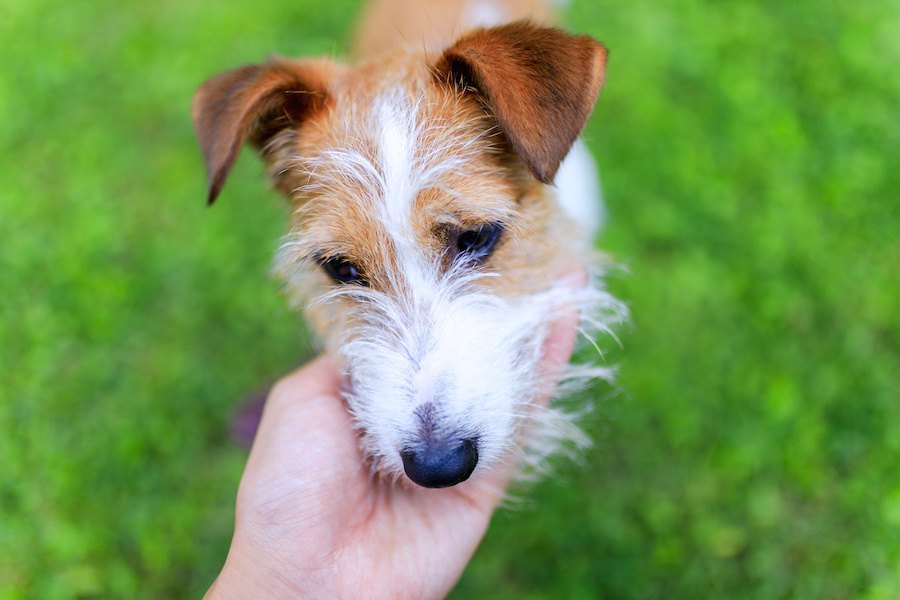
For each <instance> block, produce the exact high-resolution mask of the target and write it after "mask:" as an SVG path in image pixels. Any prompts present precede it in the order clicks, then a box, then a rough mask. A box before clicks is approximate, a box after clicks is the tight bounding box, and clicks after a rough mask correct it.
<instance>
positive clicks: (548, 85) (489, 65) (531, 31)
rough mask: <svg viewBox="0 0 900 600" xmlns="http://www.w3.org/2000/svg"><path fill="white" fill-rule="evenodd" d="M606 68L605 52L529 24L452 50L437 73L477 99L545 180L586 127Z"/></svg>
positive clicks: (470, 39)
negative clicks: (456, 83) (465, 88)
mask: <svg viewBox="0 0 900 600" xmlns="http://www.w3.org/2000/svg"><path fill="white" fill-rule="evenodd" d="M605 66H606V49H605V48H604V47H603V46H601V45H600V44H599V43H597V42H596V41H594V40H593V39H591V38H589V37H587V36H571V35H569V34H567V33H565V32H563V31H560V30H558V29H552V28H540V27H535V26H533V25H531V24H529V23H527V22H518V23H512V24H510V25H504V26H502V27H493V28H490V29H482V30H479V31H476V32H474V33H471V34H469V35H467V36H465V37H464V38H462V39H461V40H459V41H458V42H456V43H455V44H453V46H451V47H450V48H448V49H447V50H446V51H445V52H444V54H443V56H442V57H441V59H440V61H438V63H437V66H436V70H437V74H438V77H442V78H447V79H451V80H453V81H456V82H458V83H460V84H461V85H463V86H465V87H468V88H470V89H471V90H472V91H473V93H475V94H478V95H479V97H480V98H481V99H482V100H483V102H484V103H485V105H486V106H487V107H488V108H489V109H490V110H491V112H492V113H493V114H494V116H495V117H496V119H497V122H498V123H499V124H500V127H501V128H502V129H503V131H504V132H505V133H506V135H507V137H508V138H509V141H510V142H511V143H512V147H513V149H514V150H515V151H516V152H517V153H518V154H519V155H520V156H521V157H522V158H523V159H524V160H525V162H526V164H527V165H528V167H529V168H530V169H531V171H532V173H534V175H535V177H537V178H538V179H539V180H540V181H542V182H543V183H552V181H553V177H554V176H555V175H556V170H557V169H558V168H559V164H560V162H562V159H563V158H565V156H566V154H567V153H568V152H569V148H571V147H572V143H573V142H574V141H575V138H576V137H578V134H579V133H581V130H582V129H583V128H584V124H585V123H586V122H587V118H588V117H589V116H590V114H591V111H592V110H593V108H594V102H596V100H597V94H598V93H599V92H600V86H601V85H602V83H603V71H604V68H605Z"/></svg>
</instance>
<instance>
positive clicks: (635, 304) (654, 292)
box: [0, 0, 900, 599]
mask: <svg viewBox="0 0 900 600" xmlns="http://www.w3.org/2000/svg"><path fill="white" fill-rule="evenodd" d="M356 4H357V3H356V2H352V1H349V0H340V1H336V2H328V3H320V2H311V1H301V2H284V1H282V0H257V1H256V2H252V3H206V4H205V5H204V6H202V7H201V6H200V5H197V4H195V3H186V2H176V1H175V0H160V1H158V2H154V3H144V4H143V5H142V4H139V3H121V2H114V1H112V0H95V1H93V2H89V3H85V2H61V1H58V0H27V1H26V0H6V2H4V3H3V4H2V6H0V117H2V120H3V122H2V125H0V157H2V161H0V432H2V435H0V464H2V475H0V596H10V597H13V598H15V597H46V598H65V597H76V596H89V595H101V596H110V597H148V598H150V597H153V598H164V597H165V598H168V597H198V596H199V595H200V594H201V593H202V591H203V590H204V589H205V587H206V586H207V585H208V584H209V583H210V582H211V580H212V579H213V577H214V576H215V574H216V572H217V569H218V568H219V566H220V564H221V562H222V560H223V559H224V556H225V552H226V549H227V546H228V541H229V538H230V533H231V525H232V514H233V512H232V511H233V497H234V492H235V489H236V485H237V482H238V479H239V476H240V472H241V469H242V465H243V461H244V454H243V453H242V452H241V451H239V450H237V449H236V448H234V447H232V445H231V443H230V442H229V440H228V438H227V422H228V417H229V413H230V410H231V409H232V408H233V407H234V406H235V404H236V403H237V402H238V401H239V400H240V398H241V397H242V396H243V395H244V394H245V393H246V392H247V391H248V390H250V389H252V388H254V387H255V386H257V385H258V384H259V383H261V382H262V381H264V380H266V379H268V378H271V377H273V376H276V375H278V374H279V373H282V372H284V371H286V370H287V369H289V368H291V367H292V366H294V365H296V364H297V363H298V362H299V361H301V360H302V359H303V358H304V357H306V356H308V355H309V353H310V352H311V350H310V346H309V343H308V342H307V341H304V340H305V339H306V338H305V336H304V334H303V329H302V324H301V321H300V318H299V317H298V316H296V315H294V314H293V313H292V312H290V311H289V310H288V309H287V307H286V304H285V302H284V300H283V299H282V298H281V297H280V296H279V294H278V285H277V283H276V282H274V281H272V280H271V279H270V278H269V276H268V275H267V271H268V266H269V262H270V256H271V253H272V251H273V249H274V247H275V244H276V239H277V236H278V235H279V234H280V232H281V231H282V227H283V223H284V207H283V205H282V203H281V202H280V201H279V200H278V199H277V198H276V197H275V195H274V193H273V192H271V191H266V190H265V187H264V184H263V180H262V175H261V172H262V170H261V168H260V166H259V164H258V162H257V161H256V160H255V159H254V158H252V157H251V156H250V153H246V155H245V156H243V157H242V159H241V160H240V161H239V164H238V167H237V169H236V172H235V173H234V174H233V176H232V178H231V181H230V182H229V186H228V188H227V189H226V191H225V193H224V195H223V197H222V199H221V201H220V203H219V204H218V205H217V206H216V208H215V209H213V210H207V209H206V208H205V207H204V205H203V204H204V189H203V186H204V178H203V173H202V164H201V161H200V158H199V153H198V151H197V148H196V144H195V142H194V140H193V137H192V135H193V134H192V130H191V126H190V121H189V114H188V112H189V111H188V106H189V102H190V98H191V95H192V93H193V91H194V89H195V87H196V86H197V84H198V83H199V82H200V81H202V80H203V79H204V78H206V77H207V76H209V75H211V74H213V73H216V72H218V71H220V70H223V69H225V68H228V67H232V66H236V65H238V64H242V63H246V62H253V61H259V60H261V59H263V58H264V57H265V56H266V55H267V54H269V53H272V52H277V53H280V54H285V55H311V54H322V53H327V54H332V53H337V54H340V52H341V51H342V48H344V47H345V42H346V39H347V38H348V36H349V31H350V28H351V22H352V19H351V17H350V15H353V14H354V13H355V11H356ZM312 6H314V7H315V8H314V9H310V7H312ZM568 21H569V23H570V24H571V25H572V26H573V27H572V28H573V29H576V30H580V31H584V32H587V33H591V34H593V35H594V36H596V37H597V38H599V39H601V40H603V41H604V42H605V43H606V44H607V45H608V46H609V48H610V49H611V62H610V65H609V71H608V79H607V88H606V90H605V91H604V93H603V95H602V98H601V101H600V104H599V106H598V109H597V111H596V113H595V117H594V119H593V120H592V123H591V125H590V127H589V129H588V132H587V138H588V140H589V142H590V144H591V146H592V147H593V149H594V150H595V153H596V155H597V156H598V159H599V162H600V164H601V168H602V170H603V175H604V185H605V191H606V197H607V204H608V208H609V211H610V214H611V216H610V221H609V225H608V228H607V230H606V233H605V235H604V239H603V246H604V247H605V248H607V249H609V250H610V251H611V252H612V253H613V254H614V255H615V256H616V257H617V258H618V259H619V260H620V261H621V262H622V263H624V264H626V265H627V266H628V268H629V270H630V274H629V275H627V276H619V277H616V278H615V279H614V280H613V281H612V287H613V288H614V290H615V292H616V293H617V294H618V295H619V296H620V297H622V298H624V299H626V300H627V301H628V302H629V304H630V306H631V309H632V312H633V315H634V322H633V324H632V326H631V327H629V328H628V329H627V330H626V331H624V332H623V338H624V339H623V341H624V351H620V352H616V353H615V355H614V360H615V361H616V362H618V363H619V364H620V365H621V368H622V377H621V390H620V392H619V393H616V394H611V393H610V391H609V390H607V389H598V390H596V392H595V395H596V396H597V410H596V411H595V413H594V415H593V416H592V417H591V418H590V420H589V429H590V430H591V432H592V434H593V435H594V438H595V439H596V441H597V444H596V447H595V449H594V450H592V451H591V452H589V453H588V454H587V455H586V456H585V457H584V461H583V464H581V465H572V464H569V465H562V466H561V467H560V468H559V470H558V472H557V474H556V476H554V477H553V478H552V479H550V480H547V481H545V482H543V483H541V484H540V485H538V486H537V487H536V488H535V489H534V490H532V491H530V492H528V493H527V497H528V505H527V506H526V507H523V508H519V509H516V510H512V511H506V512H503V513H502V514H500V515H498V517H497V518H496V520H495V522H494V524H493V526H492V528H491V531H490V532H489V534H488V536H487V538H486V540H485V542H484V544H483V546H482V547H481V549H480V550H479V552H478V554H477V555H476V557H475V559H474V561H473V563H472V564H471V566H470V568H469V570H468V571H467V573H466V575H465V576H464V578H463V580H462V582H461V583H460V585H459V588H458V590H457V593H456V597H459V598H463V597H476V598H477V597H492V598H516V599H523V598H698V597H705V598H760V599H769V598H810V599H813V598H815V599H818V598H872V599H876V598H878V599H880V598H884V599H889V598H897V597H900V469H898V465H900V383H898V378H900V316H898V309H900V165H898V159H897V156H898V151H900V121H898V118H897V109H898V106H900V79H898V77H897V71H896V66H897V64H900V42H898V39H900V38H898V37H897V31H898V30H900V8H898V5H897V4H896V2H883V3H878V2H866V3H863V2H860V3H836V2H814V1H812V0H804V1H799V0H798V1H795V2H771V1H770V2H749V1H742V0H737V1H734V2H727V3H726V2H715V1H712V0H707V1H703V0H676V1H675V2H671V3H660V2H654V1H651V0H630V1H625V0H607V1H604V2H591V1H588V0H581V1H580V2H579V1H576V2H575V6H574V7H572V9H571V11H570V14H569V19H568Z"/></svg>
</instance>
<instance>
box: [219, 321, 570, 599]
mask: <svg viewBox="0 0 900 600" xmlns="http://www.w3.org/2000/svg"><path fill="white" fill-rule="evenodd" d="M577 325H578V318H577V315H575V314H572V315H569V316H567V317H566V318H563V319H561V320H560V321H558V322H556V323H555V324H554V325H553V326H552V328H551V331H550V334H549V336H548V338H547V341H546V342H545V344H544V349H543V352H544V357H543V361H542V365H541V367H542V369H544V372H545V373H547V374H548V375H549V376H550V377H551V378H552V380H555V379H556V378H557V377H558V375H559V374H560V373H561V371H562V369H563V368H564V367H565V365H566V364H567V363H568V361H569V358H570V356H571V353H572V349H573V347H574V344H575V337H576V331H577ZM339 385H340V381H339V373H338V368H337V366H336V364H335V362H334V360H333V359H332V358H330V357H328V356H321V357H319V358H317V359H315V360H313V361H312V362H310V363H309V364H307V365H306V366H304V367H302V368H300V369H299V370H297V371H295V372H294V373H292V374H290V375H288V376H287V377H285V378H284V379H282V380H281V381H280V382H279V383H278V384H276V386H275V387H274V388H273V389H272V392H271V393H270V395H269V398H268V400H267V402H266V407H265V411H264V413H263V417H262V421H261V423H260V427H259V430H258V431H257V434H256V439H255V440H254V443H253V449H252V451H251V453H250V458H249V459H248V462H247V467H246V469H245V471H244V475H243V478H242V479H241V484H240V487H239V489H238V497H237V508H236V514H235V530H234V537H233V538H232V542H231V548H230V550H229V552H228V558H227V559H226V562H225V566H224V567H223V568H222V571H221V573H220V574H219V577H218V578H217V579H216V581H215V583H214V584H213V586H212V587H211V588H210V590H209V592H208V593H207V598H259V597H267V598H282V597H284V598H296V597H315V598H440V597H443V596H445V595H446V594H447V593H449V591H450V590H451V589H452V587H453V586H454V585H455V583H456V581H457V580H458V579H459V577H460V575H461V574H462V571H463V569H464V568H465V566H466V564H467V563H468V562H469V559H470V558H471V557H472V554H473V553H474V552H475V549H476V548H477V546H478V544H479V542H480V541H481V538H482V537H483V536H484V534H485V532H486V530H487V526H488V523H489V522H490V518H491V515H492V514H493V512H494V510H495V509H496V507H497V504H498V503H499V502H500V500H501V499H502V497H503V495H504V493H505V490H506V486H507V484H508V480H509V477H510V476H511V474H512V473H513V471H514V469H515V465H514V464H508V465H506V466H505V467H504V468H500V469H495V470H493V471H489V472H484V473H481V474H479V473H476V475H475V476H474V477H472V478H471V479H470V480H468V481H465V482H463V483H461V484H458V485H456V486H453V487H451V488H446V489H427V488H422V487H417V486H416V487H414V486H404V485H396V484H391V483H390V482H385V481H383V480H381V479H378V478H374V477H373V476H372V475H371V473H370V472H369V469H368V466H367V465H366V464H365V461H364V458H363V456H362V454H361V452H360V450H359V446H358V443H357V435H356V432H355V431H354V428H353V423H352V421H351V418H350V415H349V414H348V413H347V410H346V408H345V406H344V404H343V402H342V401H341V399H340V390H339Z"/></svg>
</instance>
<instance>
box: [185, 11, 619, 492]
mask: <svg viewBox="0 0 900 600" xmlns="http://www.w3.org/2000/svg"><path fill="white" fill-rule="evenodd" d="M549 19H550V14H549V11H548V10H547V9H546V8H544V7H543V6H540V5H537V4H534V3H533V2H531V1H528V0H434V1H431V2H421V1H419V0H375V1H374V2H372V3H371V4H370V5H369V6H368V9H367V11H366V14H365V16H364V18H363V20H362V24H361V26H360V29H359V33H358V35H357V38H356V39H357V42H356V48H355V51H354V52H355V55H356V56H357V58H358V60H357V62H356V64H354V65H353V66H350V65H346V64H342V63H339V62H336V61H334V60H331V59H326V58H319V59H306V60H289V59H284V58H273V59H270V60H269V61H268V62H266V63H265V64H261V65H251V66H245V67H241V68H238V69H235V70H232V71H228V72H225V73H222V74H220V75H218V76H216V77H214V78H212V79H210V80H209V81H207V82H206V83H204V84H203V85H202V86H201V87H200V89H199V91H198V92H197V94H196V96H195V98H194V102H193V119H194V124H195V128H196V131H197V135H198V137H199V141H200V146H201V149H202V152H203V157H204V159H205V161H206V167H207V171H208V176H209V202H210V203H212V202H214V201H215V200H216V198H217V197H218V196H219V193H220V191H221V190H222V186H223V185H224V183H225V180H226V178H227V177H228V173H229V171H230V169H231V167H232V165H233V164H234V161H235V159H236V157H237V155H238V152H239V151H240V149H241V146H242V145H243V144H244V143H245V142H249V143H250V144H252V145H253V146H254V147H255V148H256V149H257V150H258V151H259V153H260V154H261V156H262V158H263V160H264V161H265V163H266V165H267V167H268V172H269V174H270V176H271V180H272V182H273V184H274V186H275V187H276V188H277V189H278V190H279V191H280V192H281V193H282V194H284V196H286V197H287V199H288V200H289V201H290V203H291V206H292V208H293V210H292V214H291V219H290V231H289V233H288V234H287V236H286V238H285V241H284V243H283V244H282V246H281V248H280V250H279V252H278V254H277V257H276V271H277V273H278V274H279V275H280V276H281V277H283V278H284V280H285V281H286V285H287V290H288V292H289V294H290V297H291V299H292V300H293V302H294V303H296V304H297V305H299V306H300V307H303V308H304V309H305V312H306V314H307V316H308V319H309V320H310V322H311V323H312V325H313V329H314V330H315V331H316V332H317V333H318V335H319V336H320V338H321V340H322V341H323V343H324V346H325V349H326V351H328V352H332V353H333V354H334V355H336V356H338V357H340V359H341V361H342V364H343V367H344V370H345V375H346V392H345V398H346V403H347V406H348V409H349V410H350V412H351V414H352V415H353V417H354V420H355V423H356V425H357V426H358V428H359V431H360V440H361V446H362V448H363V450H364V452H365V454H366V455H367V456H368V458H369V459H370V463H371V465H372V468H373V470H374V472H375V473H378V474H380V475H383V476H387V477H389V478H395V479H404V478H408V479H409V480H411V481H412V482H414V483H416V484H419V485H422V486H426V487H446V486H451V485H455V484H457V483H460V482H462V481H464V480H466V479H467V478H469V477H470V476H472V475H473V473H474V474H475V475H476V476H477V475H478V473H479V472H481V471H485V470H488V469H491V468H492V467H495V466H497V465H500V464H501V463H503V462H504V461H505V460H507V459H508V458H509V457H510V454H511V453H516V454H517V455H518V458H519V459H520V460H521V464H522V465H523V469H522V471H523V472H529V473H530V472H534V471H535V469H537V470H539V469H540V467H541V465H543V464H544V458H545V457H546V456H547V455H548V454H549V453H551V452H553V451H554V450H556V449H557V448H560V447H561V446H563V447H565V446H567V444H566V442H569V443H570V444H568V446H569V447H571V443H574V444H575V445H579V444H584V443H586V439H585V438H584V436H583V434H581V433H580V431H579V430H578V428H577V427H576V426H575V425H574V424H573V423H572V418H571V416H570V415H568V414H566V413H565V412H564V411H563V410H561V409H559V408H554V407H549V408H548V407H544V406H543V403H542V402H539V400H541V399H542V398H544V397H546V395H549V394H550V393H551V392H552V391H553V390H554V389H556V390H557V391H558V389H559V388H560V387H562V388H565V387H567V386H566V385H562V386H559V385H558V384H559V383H560V382H556V381H547V380H546V376H544V375H542V374H541V372H540V370H539V368H538V367H539V363H540V359H541V354H542V347H543V345H544V342H545V339H546V337H547V334H548V329H549V326H550V324H551V323H553V321H554V320H555V319H557V318H559V317H560V316H561V315H563V314H567V313H570V312H571V311H573V310H579V311H581V315H582V325H583V330H585V329H587V328H588V326H590V328H591V329H594V330H598V329H599V330H601V331H609V327H610V325H611V324H613V323H615V322H617V321H619V320H621V319H622V318H623V317H624V308H623V306H622V305H621V304H620V303H619V302H617V301H616V300H615V299H613V298H612V297H611V296H610V295H609V294H608V293H606V292H605V291H604V290H603V289H602V287H601V286H600V282H599V276H598V275H599V274H598V272H597V268H596V267H597V261H596V259H595V257H594V256H593V255H592V252H591V250H590V248H591V244H590V236H591V234H592V233H593V231H594V229H595V228H596V226H597V225H598V218H599V214H600V200H599V188H598V184H597V181H596V175H595V172H594V170H593V164H592V162H591V159H590V157H589V156H588V155H587V153H586V150H585V147H584V146H583V144H582V143H581V142H580V141H578V140H577V138H578V135H579V134H580V132H581V130H582V129H583V127H584V125H585V122H586V121H587V119H588V116H589V115H590V114H591V111H592V110H593V106H594V103H595V101H596V99H597V95H598V93H599V91H600V87H601V85H602V83H603V77H604V68H605V64H606V50H605V49H604V48H603V46H601V45H600V44H599V43H597V42H596V41H594V40H593V39H591V38H589V37H587V36H573V35H569V34H566V33H564V32H562V31H560V30H558V29H555V28H552V27H549V26H548V23H549ZM554 181H555V185H554ZM585 271H589V272H591V273H592V274H593V276H592V277H591V278H590V279H591V281H590V283H588V284H585V283H584V278H583V277H580V276H579V274H580V273H583V272H585ZM573 274H574V276H573ZM597 376H599V377H605V378H609V377H610V376H611V370H610V369H605V368H574V367H570V368H569V369H568V370H567V371H566V373H565V374H564V375H563V378H562V383H563V384H566V383H572V382H573V381H577V380H581V379H586V378H590V377H597Z"/></svg>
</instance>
